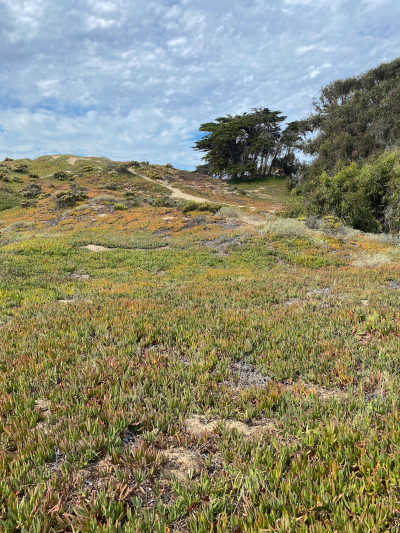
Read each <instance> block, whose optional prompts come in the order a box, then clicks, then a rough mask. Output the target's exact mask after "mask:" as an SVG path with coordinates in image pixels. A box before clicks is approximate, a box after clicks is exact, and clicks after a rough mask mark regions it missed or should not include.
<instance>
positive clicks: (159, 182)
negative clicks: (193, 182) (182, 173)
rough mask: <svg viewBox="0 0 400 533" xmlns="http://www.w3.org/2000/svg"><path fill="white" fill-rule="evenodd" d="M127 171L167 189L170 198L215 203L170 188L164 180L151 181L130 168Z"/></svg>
mask: <svg viewBox="0 0 400 533" xmlns="http://www.w3.org/2000/svg"><path fill="white" fill-rule="evenodd" d="M129 171H130V172H131V173H132V174H136V175H137V176H140V177H141V178H143V179H145V180H147V181H151V183H155V184H156V185H162V186H163V187H165V188H166V189H169V190H170V191H171V192H172V194H171V196H172V198H181V199H182V200H193V201H194V202H210V203H212V204H215V203H216V202H213V201H212V200H208V199H207V198H200V196H193V195H191V194H186V193H184V192H182V191H181V190H179V189H177V188H175V187H172V185H170V184H169V183H168V182H167V181H165V180H153V179H151V178H148V177H147V176H143V175H142V174H137V172H135V171H133V170H132V169H131V168H130V169H129Z"/></svg>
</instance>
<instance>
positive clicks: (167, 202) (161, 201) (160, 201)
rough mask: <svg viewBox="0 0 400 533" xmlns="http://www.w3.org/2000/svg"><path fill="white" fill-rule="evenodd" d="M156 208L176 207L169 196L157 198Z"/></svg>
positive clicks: (154, 204)
mask: <svg viewBox="0 0 400 533" xmlns="http://www.w3.org/2000/svg"><path fill="white" fill-rule="evenodd" d="M153 206H154V207H174V206H175V202H174V200H172V198H168V197H167V196H163V197H161V198H155V200H154V201H153Z"/></svg>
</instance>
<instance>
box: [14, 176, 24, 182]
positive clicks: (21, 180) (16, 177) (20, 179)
mask: <svg viewBox="0 0 400 533" xmlns="http://www.w3.org/2000/svg"><path fill="white" fill-rule="evenodd" d="M13 181H14V182H15V183H23V182H24V180H23V179H22V178H20V177H19V176H14V177H13Z"/></svg>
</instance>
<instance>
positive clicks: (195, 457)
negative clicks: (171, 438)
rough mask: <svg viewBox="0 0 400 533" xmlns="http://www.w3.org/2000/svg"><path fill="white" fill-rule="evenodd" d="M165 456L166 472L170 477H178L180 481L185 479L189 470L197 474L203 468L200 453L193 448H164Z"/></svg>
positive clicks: (164, 466)
mask: <svg viewBox="0 0 400 533" xmlns="http://www.w3.org/2000/svg"><path fill="white" fill-rule="evenodd" d="M163 456H164V458H165V464H164V465H163V470H164V472H165V474H166V475H167V476H168V477H176V478H177V479H178V481H184V480H185V479H186V476H187V475H188V474H189V472H191V473H192V474H194V475H196V474H199V473H200V472H201V470H202V469H203V466H202V463H201V459H200V456H199V454H198V453H197V452H195V451H193V450H185V449H183V448H171V449H170V450H164V451H163Z"/></svg>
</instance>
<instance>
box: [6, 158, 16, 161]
mask: <svg viewBox="0 0 400 533" xmlns="http://www.w3.org/2000/svg"><path fill="white" fill-rule="evenodd" d="M4 161H14V159H11V157H6V158H5V159H4Z"/></svg>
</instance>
